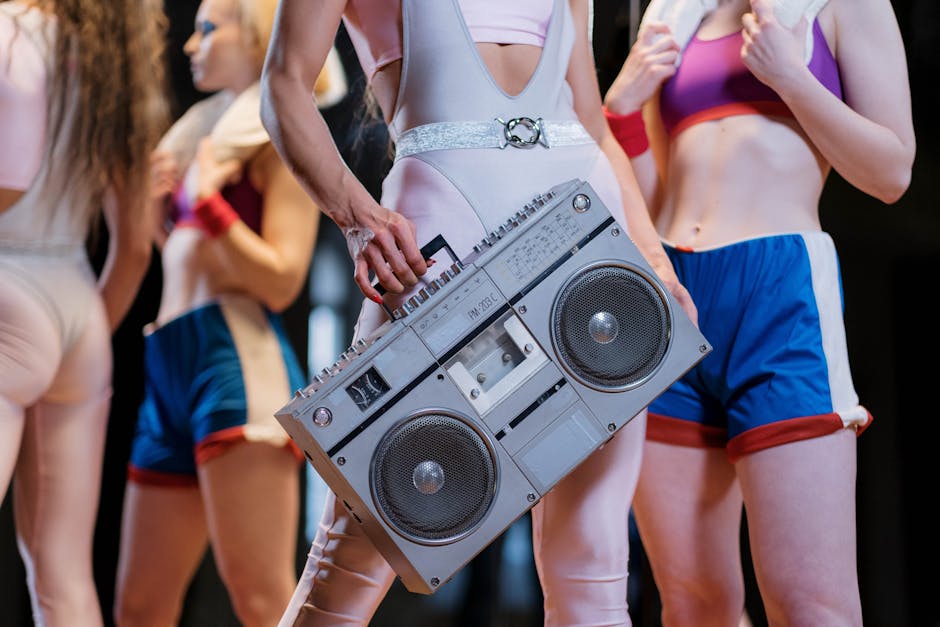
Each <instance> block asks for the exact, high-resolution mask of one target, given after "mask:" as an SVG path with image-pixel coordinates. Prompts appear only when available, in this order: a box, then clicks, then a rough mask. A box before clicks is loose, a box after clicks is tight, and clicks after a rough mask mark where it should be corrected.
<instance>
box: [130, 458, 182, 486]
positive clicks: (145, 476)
mask: <svg viewBox="0 0 940 627" xmlns="http://www.w3.org/2000/svg"><path fill="white" fill-rule="evenodd" d="M127 480H128V481H132V482H134V483H139V484H141V485H152V486H160V487H165V488H189V487H192V486H196V485H198V480H197V479H196V475H180V474H175V473H172V472H160V471H157V470H145V469H143V468H138V467H136V466H132V465H130V464H128V465H127Z"/></svg>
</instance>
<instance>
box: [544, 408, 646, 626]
mask: <svg viewBox="0 0 940 627" xmlns="http://www.w3.org/2000/svg"><path fill="white" fill-rule="evenodd" d="M645 425H646V414H645V412H644V413H643V414H641V415H640V416H638V417H636V418H634V419H633V421H631V422H630V424H628V425H627V426H626V427H624V428H623V429H622V430H621V431H620V432H619V433H618V434H617V435H616V436H614V438H613V439H612V440H611V441H610V442H608V443H607V444H606V445H605V446H604V447H603V448H602V449H600V450H598V451H595V452H594V453H593V454H592V455H591V456H590V457H588V459H586V460H585V461H584V462H583V463H582V464H581V465H580V466H578V467H577V468H575V469H574V471H572V472H571V473H570V474H569V475H568V476H567V477H565V478H564V479H562V480H561V481H560V482H558V484H557V485H555V487H554V488H553V489H552V490H551V491H549V493H548V494H546V495H545V497H544V498H543V499H542V501H541V502H540V503H539V504H538V505H537V506H536V507H535V508H534V509H533V510H532V531H533V533H532V539H533V544H534V550H535V563H536V567H537V569H538V572H539V579H540V580H541V582H542V590H543V594H544V598H545V625H547V626H551V627H555V626H557V627H575V626H584V627H587V626H589V625H590V626H598V627H600V626H619V625H628V624H629V623H630V616H629V613H628V611H627V561H628V558H629V555H628V552H629V548H630V546H629V531H628V525H627V517H628V515H629V511H630V501H631V499H632V497H633V490H634V487H635V486H636V479H637V475H638V473H639V469H640V457H641V454H642V450H643V438H644V434H645V432H646V427H645Z"/></svg>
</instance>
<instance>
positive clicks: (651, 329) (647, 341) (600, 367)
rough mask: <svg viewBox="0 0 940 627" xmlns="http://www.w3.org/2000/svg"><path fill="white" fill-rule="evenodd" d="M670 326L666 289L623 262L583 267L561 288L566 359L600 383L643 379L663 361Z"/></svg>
mask: <svg viewBox="0 0 940 627" xmlns="http://www.w3.org/2000/svg"><path fill="white" fill-rule="evenodd" d="M670 328H671V326H670V321H669V315H668V309H667V305H666V302H665V300H664V297H663V295H662V294H661V293H660V292H659V290H658V289H657V288H656V287H655V285H654V284H653V283H652V282H650V281H649V280H648V279H647V278H646V277H644V276H643V275H642V274H639V273H638V272H636V271H634V270H631V269H630V268H628V267H624V266H621V265H609V264H604V265H596V266H592V267H589V268H587V269H585V270H582V271H581V272H579V273H578V274H576V275H575V276H573V277H572V278H571V279H569V281H568V283H567V284H566V285H565V287H564V288H563V289H562V290H560V292H559V295H558V298H557V299H556V301H555V307H554V310H553V311H552V333H553V338H554V342H555V349H556V350H557V351H558V353H559V358H560V359H561V361H562V363H564V365H565V366H566V367H567V368H568V369H569V370H570V371H571V373H572V374H573V375H574V376H575V377H577V378H579V379H581V380H582V381H583V382H584V383H586V384H587V385H590V386H593V387H595V388H600V389H608V390H622V389H625V388H630V387H632V386H635V385H638V384H640V383H642V382H643V381H644V380H645V379H646V378H647V377H648V376H649V375H650V374H651V373H652V372H653V370H655V369H656V367H657V366H658V365H659V363H660V362H661V361H662V359H663V356H664V355H665V353H666V349H667V348H668V344H669V337H670Z"/></svg>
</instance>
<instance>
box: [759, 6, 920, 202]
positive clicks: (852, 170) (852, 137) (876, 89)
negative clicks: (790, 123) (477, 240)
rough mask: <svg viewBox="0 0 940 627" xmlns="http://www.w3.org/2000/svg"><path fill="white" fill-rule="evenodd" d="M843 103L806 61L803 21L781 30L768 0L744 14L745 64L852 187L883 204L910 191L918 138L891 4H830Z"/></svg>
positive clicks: (905, 67)
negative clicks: (785, 107)
mask: <svg viewBox="0 0 940 627" xmlns="http://www.w3.org/2000/svg"><path fill="white" fill-rule="evenodd" d="M828 6H829V7H831V10H832V11H834V17H835V23H836V43H837V50H836V58H837V59H838V62H839V68H840V73H841V76H842V84H843V91H844V97H845V102H844V103H843V102H842V101H840V100H839V99H838V98H836V97H835V96H834V95H833V94H832V93H830V92H829V91H828V90H827V89H826V88H825V87H824V86H823V85H822V84H821V83H820V82H819V81H818V80H816V79H815V77H813V75H812V74H811V73H810V72H809V69H808V68H807V67H806V66H805V64H804V63H803V62H802V47H801V45H800V42H801V41H802V33H803V32H804V31H803V29H805V28H809V27H810V25H807V24H806V23H805V21H803V22H801V23H800V24H798V25H797V27H796V28H795V29H794V31H790V30H788V29H786V28H785V27H783V26H782V25H781V24H780V23H779V22H777V21H776V18H774V16H773V12H772V10H771V8H770V3H769V2H768V1H767V0H751V7H752V13H747V14H745V16H744V18H743V24H744V41H745V45H744V47H743V49H742V59H743V60H744V63H745V65H747V67H748V68H749V69H750V70H751V72H753V73H754V75H755V76H757V78H759V79H760V80H761V81H763V82H764V83H766V84H767V85H769V86H770V87H772V88H773V89H774V90H775V91H776V92H777V93H778V94H780V97H781V98H782V99H783V101H784V102H785V103H786V104H787V106H788V107H789V108H790V110H791V111H793V114H794V115H795V116H796V119H797V121H798V122H799V123H800V126H801V127H802V128H803V130H804V131H805V132H806V134H807V135H808V136H809V138H810V140H811V141H812V142H813V144H814V145H815V146H816V148H817V149H818V150H819V151H820V152H821V153H822V155H823V157H824V158H825V159H826V160H827V161H828V162H829V163H830V164H831V165H832V167H833V168H835V170H836V171H837V172H838V173H839V174H840V175H842V177H843V178H845V179H846V180H847V181H849V182H850V183H852V184H853V185H854V186H855V187H857V188H858V189H860V190H862V191H863V192H865V193H867V194H870V195H872V196H874V197H876V198H878V199H880V200H882V201H884V202H887V203H892V202H895V201H897V200H898V199H899V198H900V197H901V195H903V194H904V192H905V191H906V190H907V187H908V185H909V184H910V179H911V168H912V165H913V161H914V153H915V140H914V127H913V121H912V116H911V95H910V86H909V84H908V79H907V62H906V60H905V56H904V46H903V43H902V41H901V34H900V32H899V29H898V24H897V19H896V17H895V15H894V11H893V9H892V7H891V4H890V2H889V1H888V0H831V1H830V4H829V5H828Z"/></svg>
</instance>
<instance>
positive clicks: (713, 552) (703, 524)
mask: <svg viewBox="0 0 940 627" xmlns="http://www.w3.org/2000/svg"><path fill="white" fill-rule="evenodd" d="M741 512H742V507H741V493H740V489H739V487H738V484H737V481H736V478H735V470H734V467H733V466H732V465H731V463H730V462H729V461H728V459H727V456H726V455H725V452H724V449H717V448H696V447H686V446H676V445H671V444H665V443H661V442H652V441H647V443H646V445H645V448H644V451H643V466H642V468H641V470H640V480H639V484H638V486H637V492H636V498H635V499H634V513H635V516H636V520H637V525H638V527H639V531H640V536H641V538H642V541H643V547H644V549H645V551H646V553H647V554H648V555H649V558H650V563H651V565H652V568H653V574H654V577H655V579H656V582H657V585H658V586H659V588H660V592H661V594H662V595H663V598H664V602H665V604H666V605H667V606H668V604H669V601H670V597H671V596H672V595H676V599H675V600H676V602H679V601H681V600H683V598H685V600H686V601H687V602H688V599H689V598H695V599H698V601H703V602H707V603H709V604H712V601H716V600H717V598H718V595H719V594H720V595H721V596H723V597H724V598H725V602H726V603H731V604H735V605H736V604H737V599H736V598H735V597H737V596H740V598H741V604H743V580H742V576H741V556H740V528H741ZM707 596H712V597H713V598H712V599H706V598H704V597H707ZM695 603H696V602H692V604H693V605H694V604H695ZM714 605H717V603H714ZM689 611H692V610H689ZM730 611H731V613H736V612H737V610H736V609H732V610H730Z"/></svg>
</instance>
